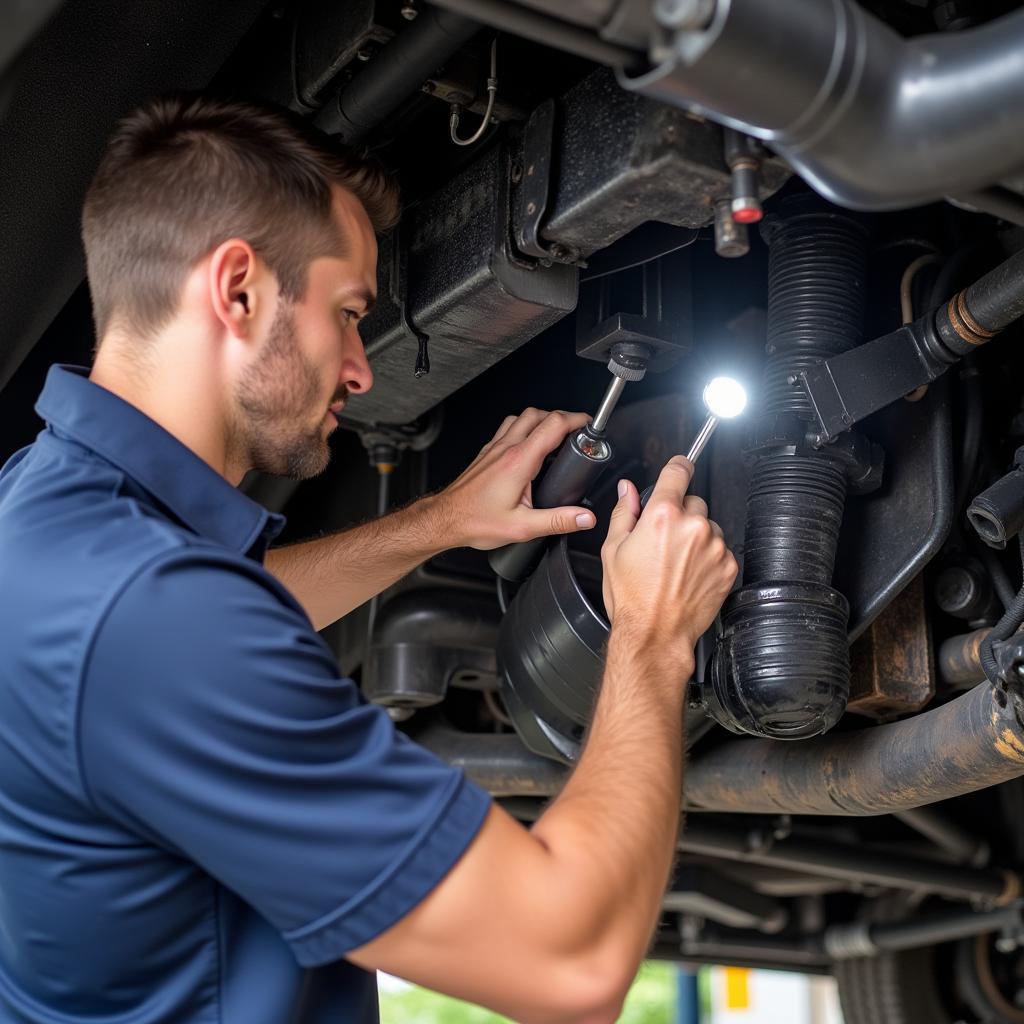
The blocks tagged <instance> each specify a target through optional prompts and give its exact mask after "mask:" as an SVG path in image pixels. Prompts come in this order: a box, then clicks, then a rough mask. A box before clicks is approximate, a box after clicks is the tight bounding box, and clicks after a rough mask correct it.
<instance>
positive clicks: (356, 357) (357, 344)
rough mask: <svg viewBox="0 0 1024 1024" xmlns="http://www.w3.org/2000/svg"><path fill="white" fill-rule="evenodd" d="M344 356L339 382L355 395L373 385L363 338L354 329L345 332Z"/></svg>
mask: <svg viewBox="0 0 1024 1024" xmlns="http://www.w3.org/2000/svg"><path fill="white" fill-rule="evenodd" d="M346 335H347V336H346V338H345V358H344V359H343V361H342V364H341V378H340V379H341V383H342V384H343V385H344V386H345V387H346V388H347V389H348V391H349V393H350V394H353V395H356V394H360V393H361V392H364V391H369V390H370V388H372V387H373V370H371V369H370V362H369V360H368V359H367V358H366V349H365V348H364V347H363V340H362V338H360V337H359V333H358V331H356V330H354V329H353V330H351V331H348V332H346Z"/></svg>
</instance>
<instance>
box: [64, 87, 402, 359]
mask: <svg viewBox="0 0 1024 1024" xmlns="http://www.w3.org/2000/svg"><path fill="white" fill-rule="evenodd" d="M332 185H340V186H342V187H343V188H345V189H348V190H349V191H350V192H351V193H352V194H353V195H355V196H356V198H357V199H359V200H360V202H361V203H362V204H363V207H364V208H365V210H366V212H367V214H368V216H369V218H370V221H371V222H372V224H373V226H374V229H375V230H376V231H378V232H379V231H385V230H387V229H388V228H390V227H393V226H394V224H395V223H396V221H397V220H398V191H397V188H396V186H395V184H394V182H393V180H392V179H391V178H390V177H389V176H388V175H387V174H385V172H384V171H383V169H382V167H381V166H380V165H379V164H378V163H377V162H376V161H374V160H371V159H368V158H366V157H363V156H361V155H359V154H356V153H353V152H351V151H348V150H344V149H341V148H335V147H332V146H330V144H329V142H328V140H327V138H326V136H318V135H317V134H316V133H315V132H314V131H313V130H312V129H311V128H310V127H309V126H307V125H305V124H304V123H303V122H302V121H300V120H299V119H298V118H297V117H295V116H294V115H292V114H290V113H288V112H287V111H284V110H279V109H276V108H273V107H269V106H263V105H261V104H258V103H253V102H249V101H239V100H224V99H214V98H210V97H203V96H195V95H178V96H163V97H159V98H157V99H154V100H151V101H150V102H149V103H147V104H145V105H144V106H143V107H141V108H139V109H138V110H136V111H134V112H133V113H131V114H129V115H128V116H127V117H126V118H125V119H124V120H123V121H121V122H120V124H119V125H118V127H117V129H116V130H115V132H114V134H113V136H112V137H111V139H110V141H109V143H108V144H107V148H106V151H105V153H104V155H103V159H102V160H101V162H100V166H99V169H98V171H97V172H96V177H95V178H94V179H93V182H92V184H91V185H90V187H89V191H88V192H87V194H86V198H85V206H84V209H83V212H82V241H83V243H84V245H85V256H86V266H87V270H88V276H89V288H90V291H91V292H92V304H93V317H94V319H95V321H96V336H97V340H99V339H102V337H103V335H104V334H105V333H106V331H107V329H108V328H109V327H110V325H111V323H112V321H114V320H115V319H116V320H117V322H118V323H119V325H123V326H124V327H125V328H126V329H128V330H130V331H131V332H133V333H135V334H138V335H140V336H145V335H147V334H152V333H153V332H155V331H156V330H158V329H159V328H160V327H161V326H163V325H164V324H165V323H166V322H167V321H168V320H169V319H170V318H171V317H172V316H173V314H174V312H175V310H176V309H177V307H178V302H179V299H180V296H181V290H182V287H183V286H184V283H185V278H186V277H187V276H188V273H189V271H190V270H191V269H192V267H194V266H195V264H196V263H197V262H198V261H199V260H200V259H202V258H203V256H205V255H206V254H207V253H209V252H211V251H212V250H213V249H214V248H216V247H217V245H219V244H220V243H221V242H223V241H226V240H227V239H229V238H234V237H238V238H244V239H245V240H246V241H247V242H248V243H249V244H250V245H251V246H252V247H253V249H254V250H255V251H256V252H258V253H259V255H260V256H261V257H262V258H263V259H264V260H266V262H267V265H268V266H269V267H270V268H271V270H272V271H273V272H274V274H275V275H276V277H277V279H278V283H279V285H280V288H281V292H282V294H283V295H284V296H285V297H286V298H289V299H299V298H301V297H302V295H303V293H304V292H305V288H306V276H307V274H306V272H307V269H308V267H309V264H310V262H311V261H312V260H314V259H316V258H317V257H318V256H323V255H327V254H330V253H335V252H338V251H339V250H342V251H343V250H344V245H345V240H344V239H341V238H339V237H338V232H337V228H336V225H335V222H334V219H333V216H332V213H331V200H332V196H331V186H332Z"/></svg>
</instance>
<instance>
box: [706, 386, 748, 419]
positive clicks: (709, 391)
mask: <svg viewBox="0 0 1024 1024" xmlns="http://www.w3.org/2000/svg"><path fill="white" fill-rule="evenodd" d="M704 404H705V405H706V406H707V407H708V412H710V413H711V415H712V416H717V417H718V418H719V419H720V420H731V419H732V418H733V417H735V416H739V414H740V413H741V412H743V410H744V409H745V408H746V407H747V392H746V391H745V390H744V388H743V385H742V384H741V383H740V382H739V381H738V380H733V378H732V377H715V378H713V379H712V380H711V381H709V382H708V386H707V387H706V388H705V389H704Z"/></svg>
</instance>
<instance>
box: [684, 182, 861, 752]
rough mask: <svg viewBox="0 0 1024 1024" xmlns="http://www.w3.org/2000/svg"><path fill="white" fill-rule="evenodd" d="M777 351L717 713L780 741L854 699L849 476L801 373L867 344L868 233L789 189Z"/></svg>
mask: <svg viewBox="0 0 1024 1024" xmlns="http://www.w3.org/2000/svg"><path fill="white" fill-rule="evenodd" d="M766 237H767V238H768V241H769V245H770V255H769V269H768V346H767V350H768V360H767V363H766V365H765V372H764V390H763V398H762V406H761V416H760V418H759V423H760V426H759V427H755V430H754V433H755V435H756V436H762V437H764V436H767V437H770V438H772V440H771V441H770V442H768V443H760V442H759V443H756V444H755V451H756V452H757V456H758V458H757V463H756V465H755V467H754V470H753V473H752V477H751V483H750V490H749V493H748V497H747V522H746V531H745V534H744V565H743V586H742V587H741V588H740V589H739V590H738V591H737V592H735V593H734V594H733V595H732V596H731V597H730V598H729V600H728V601H727V602H726V605H725V608H724V610H723V613H722V625H723V631H722V636H721V638H720V640H719V644H718V646H717V648H716V651H715V657H714V660H713V663H712V670H711V673H710V678H709V680H708V681H707V683H706V684H705V685H704V686H703V687H702V689H701V695H702V699H703V702H704V704H705V707H706V709H707V711H708V713H709V714H710V715H711V716H712V717H714V718H715V719H716V720H717V721H719V722H720V723H721V724H722V725H724V726H726V728H729V729H732V730H733V731H737V732H747V733H751V734H753V735H755V736H768V737H771V738H773V739H804V738H806V737H809V736H815V735H817V734H819V733H822V732H825V731H826V730H828V729H830V728H831V727H832V726H833V725H834V724H835V723H836V722H837V721H838V720H839V717H840V716H841V715H842V713H843V711H844V710H845V708H846V701H847V698H848V696H849V690H850V663H849V661H850V658H849V647H848V643H847V638H846V627H847V620H848V618H849V605H848V604H847V601H846V599H845V598H844V597H843V595H842V594H840V593H839V592H838V591H837V590H836V589H835V588H834V587H832V585H831V584H832V572H833V569H834V567H835V558H836V546H837V544H838V540H839V528H840V525H841V524H842V519H843V507H844V504H845V500H846V486H847V477H846V471H845V468H844V467H843V466H842V465H841V464H840V463H839V462H838V461H836V460H835V458H834V457H833V456H832V455H831V454H830V453H829V452H828V449H827V448H826V449H823V450H821V451H815V450H813V449H811V448H810V447H809V446H808V445H807V444H806V443H805V440H804V435H805V433H806V432H807V430H808V429H809V426H810V423H812V422H813V420H814V413H813V409H812V407H811V404H810V399H809V397H808V395H807V392H806V391H805V390H804V389H803V388H799V387H795V386H794V381H795V380H796V379H797V376H798V374H799V373H800V372H801V371H802V370H804V369H806V368H808V367H810V366H813V365H815V364H816V363H819V362H821V361H822V360H824V359H827V358H829V357H830V356H833V355H837V354H838V353H841V352H844V351H847V350H848V349H850V348H852V347H853V346H855V345H857V344H858V343H859V342H860V341H861V325H862V321H863V313H864V281H865V274H866V261H867V231H866V230H865V227H864V225H863V224H862V223H861V222H859V221H858V220H855V219H854V218H852V217H850V216H849V215H846V214H841V213H839V212H838V211H835V210H834V209H833V208H830V207H827V206H826V205H825V204H823V203H821V202H820V201H819V200H816V199H813V198H810V199H809V198H808V197H805V196H798V197H793V198H791V199H790V200H788V201H786V202H785V203H783V204H782V207H781V209H780V213H779V215H778V217H777V218H774V219H772V220H770V221H769V223H768V224H767V231H766Z"/></svg>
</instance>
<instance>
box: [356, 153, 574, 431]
mask: <svg viewBox="0 0 1024 1024" xmlns="http://www.w3.org/2000/svg"><path fill="white" fill-rule="evenodd" d="M510 163H511V161H510V158H509V154H508V151H507V150H506V149H505V148H504V147H495V148H493V149H491V150H490V151H489V152H488V153H487V154H485V155H484V156H483V157H482V158H481V159H480V160H478V161H476V162H475V163H473V164H471V165H470V166H469V167H468V168H467V169H466V170H465V171H464V172H463V173H462V174H461V175H459V177H458V178H456V179H455V180H453V181H452V182H451V183H450V184H449V185H448V186H447V187H445V188H443V189H441V190H440V191H439V192H437V193H435V194H434V195H432V196H429V197H428V198H427V199H425V200H424V201H423V202H422V203H420V204H419V205H418V206H416V207H415V208H413V209H412V210H410V211H408V213H407V214H406V217H405V219H404V220H403V223H402V225H401V230H400V233H399V234H398V235H397V236H393V237H392V238H390V239H388V240H386V241H385V243H384V244H383V245H382V247H381V255H380V260H379V264H378V265H379V271H378V293H379V299H378V306H377V309H376V310H375V311H374V312H373V314H372V315H371V316H370V317H368V318H367V320H366V322H365V324H364V328H363V337H364V338H365V339H366V349H367V352H368V354H369V356H370V363H371V365H372V367H373V371H374V376H375V378H376V384H375V386H374V388H373V389H372V390H371V391H370V392H369V393H368V394H366V395H358V396H353V397H352V399H351V401H350V403H349V406H348V408H347V410H346V411H347V414H348V417H349V418H351V419H354V420H356V421H359V422H364V423H368V422H384V423H403V422H407V421H408V420H411V419H414V418H415V417H417V416H419V415H421V414H422V413H424V412H426V411H427V410H428V409H430V408H431V407H432V406H434V405H436V404H437V403H438V402H439V401H441V400H442V399H443V398H445V397H447V396H448V395H449V394H451V393H452V392H453V391H455V390H456V389H457V388H460V387H461V386H462V385H463V384H465V383H467V382H468V381H470V380H472V379H473V378H474V377H475V376H477V374H479V373H482V372H483V371H484V370H486V369H487V368H488V367H489V366H491V365H492V364H494V363H495V362H497V361H498V360H499V359H501V358H502V357H504V356H506V355H508V354H509V353H510V352H513V351H514V350H515V349H517V348H518V347H519V346H520V345H522V344H523V343H524V342H526V341H528V340H529V339H531V338H533V337H535V336H536V335H538V334H540V332H541V331H543V330H544V329H545V328H547V327H550V326H551V324H553V323H555V322H556V321H557V320H559V319H561V317H563V316H564V315H565V314H566V313H567V312H569V311H570V310H572V309H573V308H574V307H575V305H576V287H577V285H576V282H577V277H578V271H577V270H576V268H575V267H565V266H550V267H544V266H541V265H540V264H537V263H530V262H527V261H526V260H523V259H520V258H517V257H515V256H514V255H513V250H512V246H511V242H510V239H509V174H510ZM396 245H398V246H399V247H401V246H404V245H407V246H408V253H407V258H406V260H405V263H406V268H407V269H406V272H405V274H404V276H405V277H406V279H407V281H408V300H407V312H408V315H409V318H410V320H411V322H412V323H413V324H414V325H415V327H416V329H417V330H419V331H422V332H424V333H425V334H426V335H427V336H428V337H429V339H430V341H429V347H430V365H431V371H430V373H429V374H426V375H425V376H423V377H421V378H419V379H414V378H413V367H414V365H415V361H416V347H417V346H416V339H415V338H414V337H413V336H412V335H411V334H410V332H409V331H408V329H407V328H406V327H405V326H404V325H403V321H402V318H401V314H400V308H399V302H398V300H399V297H400V296H401V294H402V292H403V291H404V287H403V285H402V282H401V281H399V280H397V278H400V277H402V276H403V274H402V272H401V265H402V263H403V260H399V259H396V258H395V246H396Z"/></svg>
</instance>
